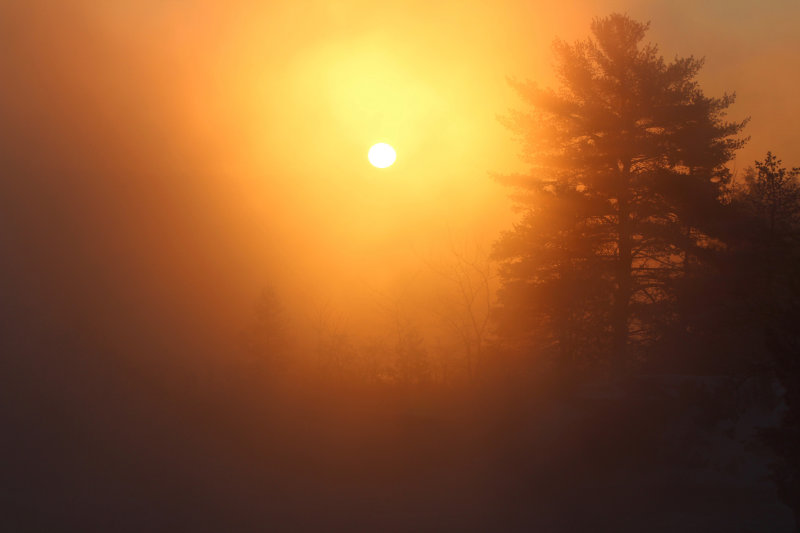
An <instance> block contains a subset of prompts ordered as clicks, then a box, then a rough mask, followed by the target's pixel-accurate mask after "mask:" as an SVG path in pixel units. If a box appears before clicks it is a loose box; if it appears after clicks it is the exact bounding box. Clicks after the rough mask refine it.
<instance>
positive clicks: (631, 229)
mask: <svg viewBox="0 0 800 533" xmlns="http://www.w3.org/2000/svg"><path fill="white" fill-rule="evenodd" d="M647 30H648V24H644V23H640V22H637V21H634V20H632V19H630V18H629V17H627V16H623V15H617V14H614V15H611V16H609V17H606V18H599V19H595V21H594V22H593V24H592V36H591V37H590V38H589V39H586V40H583V41H579V42H576V43H573V44H569V43H565V42H561V41H558V42H556V43H555V46H554V51H555V54H556V74H557V76H558V80H559V86H558V87H557V88H554V89H550V88H541V87H539V86H538V85H537V84H536V83H533V82H525V81H518V80H511V85H512V87H513V88H514V89H515V90H516V91H517V92H518V94H519V96H520V97H521V98H522V100H523V101H524V102H525V103H526V104H527V107H526V108H525V109H523V110H520V111H516V112H512V113H511V114H510V115H508V116H506V117H505V118H504V123H505V124H506V125H507V126H508V128H510V130H511V131H513V132H514V134H515V135H516V136H517V138H518V140H519V143H520V145H521V148H522V150H521V152H522V157H523V160H524V162H525V163H526V164H527V165H528V168H529V170H528V171H527V172H525V173H522V174H516V175H500V176H495V178H496V179H497V180H498V181H499V182H501V183H503V184H505V185H508V186H509V187H510V188H512V190H513V198H514V200H515V203H516V208H517V209H518V210H519V211H520V213H521V215H520V218H519V221H518V223H517V224H516V225H515V226H514V227H513V228H512V229H511V230H509V231H507V232H506V233H504V234H503V235H502V236H501V237H500V238H499V240H498V241H497V243H496V244H495V246H494V249H493V251H492V252H491V253H486V254H473V255H470V256H469V259H468V258H467V255H465V254H454V258H455V260H454V261H453V262H452V263H451V264H449V265H448V266H447V267H446V268H439V269H431V271H432V272H434V273H436V274H437V275H439V276H440V277H441V280H443V281H444V282H445V285H447V286H448V287H449V288H450V292H449V295H450V296H451V298H450V299H449V301H450V305H449V306H448V307H445V308H442V307H439V308H437V309H434V310H433V314H432V315H433V316H435V317H437V318H438V322H436V324H437V326H436V327H437V328H438V329H436V330H435V331H434V332H431V331H430V330H426V328H425V327H424V326H423V325H422V324H423V322H424V321H423V320H422V319H421V318H420V317H422V316H423V315H425V314H426V313H428V314H429V315H430V314H431V313H429V311H431V309H424V308H420V309H417V310H415V311H414V312H413V313H410V314H407V315H405V316H403V317H401V315H399V314H398V315H396V318H395V320H394V322H393V323H392V324H391V326H390V327H388V328H387V330H386V331H385V332H384V335H383V337H380V338H375V339H372V340H367V339H362V340H356V337H355V336H354V335H353V334H351V333H349V332H348V331H347V330H346V328H341V327H339V326H338V325H336V324H334V323H331V322H325V321H324V320H319V321H317V324H316V327H315V328H311V329H309V330H308V331H309V334H308V335H305V337H306V341H307V342H306V343H305V344H304V345H303V347H302V348H298V345H297V344H293V343H292V342H290V341H289V335H288V333H287V331H286V328H285V323H284V322H282V321H281V316H280V315H281V313H280V303H279V302H278V299H277V298H276V297H275V295H274V294H273V293H269V292H267V293H265V294H264V296H263V297H262V299H261V300H260V303H259V307H258V311H257V313H256V316H255V321H254V324H253V325H252V326H251V327H250V329H248V331H247V332H246V333H245V336H244V339H245V340H244V346H245V352H246V353H247V354H249V357H250V360H251V361H256V362H258V363H257V364H259V365H262V366H263V367H264V368H265V369H264V372H265V374H267V375H275V372H276V371H278V373H280V372H286V371H289V370H288V369H289V367H291V366H292V365H295V366H297V367H302V368H303V372H306V373H314V372H316V373H317V375H324V376H327V377H328V378H330V377H347V378H348V379H355V380H362V381H365V382H372V383H382V384H412V385H420V384H435V383H438V384H441V383H454V382H462V383H474V382H475V381H481V380H484V381H485V380H487V379H489V380H495V382H497V381H496V380H497V379H498V378H499V379H500V380H501V382H502V380H503V379H506V378H509V377H511V376H513V377H514V379H518V378H519V375H520V374H522V375H526V374H527V375H530V376H531V378H532V379H533V380H538V382H539V383H541V382H542V381H543V379H542V376H543V375H546V376H550V377H551V378H554V379H553V380H550V382H551V383H553V382H557V383H562V384H566V383H572V384H575V383H577V384H587V383H589V384H591V383H597V382H600V381H605V382H611V383H614V382H616V383H622V382H624V381H625V380H631V379H635V377H636V376H640V377H641V376H652V375H675V374H681V375H693V376H698V375H703V376H727V377H735V378H739V379H742V380H746V379H757V380H758V379H760V380H766V381H770V380H771V381H773V382H775V381H777V382H779V383H780V385H781V387H782V388H783V398H782V401H784V402H785V404H786V407H787V410H786V414H785V416H784V418H783V422H782V425H781V426H780V427H778V428H773V429H771V430H765V431H764V432H763V437H764V439H765V440H766V441H767V442H769V444H770V445H771V446H772V447H773V449H774V450H775V451H776V452H777V453H778V455H779V456H780V457H781V462H780V463H779V464H776V465H775V468H774V473H775V476H776V480H777V483H778V486H779V488H780V490H781V491H782V496H783V499H784V501H785V502H786V503H787V504H788V505H789V506H790V507H792V508H793V509H794V510H795V513H796V516H800V514H798V513H800V452H798V450H800V328H798V325H800V169H798V168H790V167H786V166H785V165H784V164H783V163H782V161H781V160H780V159H778V158H777V156H775V155H773V154H772V153H771V152H768V153H767V154H766V155H765V157H764V159H763V160H759V161H755V163H754V165H753V166H750V167H747V168H746V169H745V170H744V171H743V172H742V173H738V174H737V173H735V172H733V171H732V170H731V166H732V161H733V159H734V156H735V155H736V152H737V150H739V149H740V148H742V147H743V146H744V145H745V143H746V142H747V141H748V138H746V137H744V136H743V132H744V130H745V127H746V124H747V120H743V121H731V120H729V119H728V118H727V115H726V113H727V110H728V109H729V108H730V106H731V105H733V103H734V100H735V97H734V95H733V94H726V95H723V96H721V97H710V96H707V95H705V93H704V92H703V90H702V88H701V87H700V84H699V82H698V81H697V76H698V73H699V72H700V70H701V68H702V66H703V61H702V60H700V59H696V58H694V57H687V58H675V59H673V60H671V61H667V60H665V59H664V58H663V57H662V56H661V55H660V53H659V50H658V48H657V47H656V46H655V45H653V44H649V43H647V42H646V41H645V37H646V34H647ZM495 281H496V282H497V286H495V285H494V283H495ZM432 300H434V301H436V300H437V298H435V297H434V298H432ZM300 336H303V335H300ZM442 339H446V340H445V341H444V342H442ZM309 341H310V342H309ZM298 354H304V355H298ZM312 371H313V372H312ZM301 373H302V372H301ZM523 381H524V380H523ZM544 381H547V380H544ZM726 401H728V400H726ZM622 425H624V424H622Z"/></svg>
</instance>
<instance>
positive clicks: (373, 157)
mask: <svg viewBox="0 0 800 533" xmlns="http://www.w3.org/2000/svg"><path fill="white" fill-rule="evenodd" d="M367 158H368V159H369V162H370V163H372V165H373V166H376V167H378V168H386V167H390V166H392V163H394V161H395V159H397V152H395V151H394V148H392V147H391V145H389V144H386V143H377V144H374V145H372V148H370V149H369V153H368V154H367Z"/></svg>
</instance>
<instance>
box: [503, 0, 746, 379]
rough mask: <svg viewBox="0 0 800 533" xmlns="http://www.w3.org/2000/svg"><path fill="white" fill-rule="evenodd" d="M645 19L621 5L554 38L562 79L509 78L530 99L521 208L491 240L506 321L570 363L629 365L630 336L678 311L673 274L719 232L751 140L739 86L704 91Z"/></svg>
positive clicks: (649, 330)
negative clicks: (656, 41) (577, 31)
mask: <svg viewBox="0 0 800 533" xmlns="http://www.w3.org/2000/svg"><path fill="white" fill-rule="evenodd" d="M648 27H649V24H644V23H640V22H636V21H634V20H632V19H630V18H628V17H627V16H624V15H619V14H612V15H610V16H608V17H605V18H599V19H595V20H594V21H593V23H592V27H591V29H592V37H591V38H589V39H587V40H585V41H579V42H577V43H575V44H572V45H570V44H567V43H564V42H561V41H556V43H555V45H554V49H555V53H556V58H557V70H556V73H557V75H558V79H559V81H560V85H561V87H560V88H559V90H552V89H541V88H539V87H537V86H536V85H535V84H534V83H530V82H519V81H511V84H512V86H513V87H514V89H515V90H516V91H517V92H518V93H519V95H520V96H521V97H522V98H523V99H524V100H525V101H526V102H527V103H528V104H529V105H530V106H531V111H530V112H513V113H512V114H511V115H510V116H509V117H506V118H505V119H504V122H505V124H506V125H507V126H508V127H509V128H510V129H511V130H512V131H514V132H515V133H516V134H517V135H518V137H519V138H520V140H521V142H522V146H523V154H522V155H523V159H524V161H525V162H526V163H528V164H529V165H530V171H529V173H527V174H525V175H512V176H500V177H498V179H499V180H500V181H501V182H502V183H505V184H507V185H509V186H512V187H514V188H515V190H516V193H517V194H516V195H515V199H516V201H517V204H518V206H519V207H520V209H521V211H522V213H523V216H522V218H521V221H520V222H519V223H518V224H517V225H516V226H515V227H514V229H513V230H512V231H509V232H507V233H506V234H505V235H504V236H503V237H502V238H501V239H500V241H499V242H498V244H497V246H496V250H495V252H496V256H497V257H498V259H500V260H501V262H502V265H501V276H502V282H503V286H502V289H501V291H500V294H499V300H500V304H501V310H500V320H501V331H504V332H505V333H506V334H507V335H508V336H510V337H512V338H517V339H522V340H524V341H526V343H527V344H531V343H533V342H535V343H536V345H537V346H538V348H539V349H540V350H548V351H552V352H557V353H558V354H559V355H560V359H561V360H562V361H564V362H569V363H570V364H573V365H574V364H586V363H591V362H593V361H599V362H603V363H610V364H611V366H612V367H614V368H616V369H618V370H623V369H625V368H629V367H630V363H631V360H632V359H633V356H634V355H636V354H635V353H634V352H631V347H632V346H641V345H645V344H646V343H648V342H652V341H653V340H654V339H656V338H657V337H658V335H659V331H660V330H661V326H662V325H663V324H662V323H663V322H664V321H671V320H677V319H678V315H677V311H676V309H675V304H676V294H675V282H676V280H677V279H680V278H681V277H682V276H683V274H684V273H685V272H686V271H687V269H688V268H690V266H691V264H692V261H693V259H694V258H696V257H697V256H698V255H699V254H701V252H702V250H703V249H705V248H708V247H710V246H713V244H714V239H713V238H712V237H713V234H714V230H715V226H714V213H715V212H717V211H718V210H719V209H721V203H720V201H719V200H720V197H721V196H722V194H723V192H724V190H725V187H726V185H727V183H728V182H729V180H730V174H729V171H728V170H727V168H726V167H725V163H727V162H728V161H729V160H730V159H731V158H732V157H733V154H734V152H735V150H736V149H737V148H739V147H740V146H741V145H742V144H743V143H744V142H745V141H744V140H743V139H740V138H738V137H737V134H738V133H739V132H740V131H741V129H742V128H743V126H744V122H728V121H726V120H725V110H726V109H727V108H728V106H729V105H731V103H733V100H734V96H733V95H725V96H723V97H721V98H711V97H707V96H705V95H704V94H703V92H702V90H701V89H700V87H699V85H698V83H697V81H696V79H695V78H696V76H697V73H698V72H699V70H700V68H701V67H702V64H703V61H702V60H698V59H695V58H693V57H688V58H678V59H675V60H673V61H671V62H666V61H664V59H663V58H662V57H661V56H660V55H659V53H658V49H657V47H656V46H654V45H652V44H645V43H644V42H643V39H644V37H645V34H646V32H647V30H648Z"/></svg>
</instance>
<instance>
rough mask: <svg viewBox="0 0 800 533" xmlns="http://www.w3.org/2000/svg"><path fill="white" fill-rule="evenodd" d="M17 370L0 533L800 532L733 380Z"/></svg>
mask: <svg viewBox="0 0 800 533" xmlns="http://www.w3.org/2000/svg"><path fill="white" fill-rule="evenodd" d="M12 367H13V369H14V370H15V371H17V372H22V371H25V372H27V378H26V376H25V375H24V374H25V372H22V373H21V374H19V377H20V379H19V380H18V381H16V382H15V383H16V385H14V384H12V385H10V386H8V387H5V388H4V391H3V395H4V398H3V402H2V416H3V419H4V420H3V428H4V430H3V437H2V445H3V458H4V461H3V462H4V464H3V483H2V488H3V495H2V498H3V500H2V513H0V521H2V522H3V523H2V524H0V525H1V526H2V528H1V529H2V531H20V532H22V531H108V532H116V531H119V532H140V531H192V532H198V531H398V532H401V531H402V532H405V531H413V532H419V531H542V532H573V531H575V532H582V531H614V532H617V531H621V532H625V531H631V532H634V531H635V532H641V531H648V532H661V531H663V532H671V531H681V532H692V531H697V532H709V531H720V532H722V531H725V532H764V531H770V532H784V531H785V532H789V531H794V522H793V518H792V515H791V512H790V511H789V509H788V508H787V507H785V506H784V505H782V504H781V502H780V501H779V499H778V497H777V495H776V492H775V489H774V486H773V484H772V482H771V480H770V478H769V470H768V464H769V462H770V461H771V456H770V455H769V453H768V452H767V451H766V449H765V448H764V447H763V446H761V445H760V444H759V442H758V439H757V438H756V437H755V428H756V427H757V426H759V425H768V424H770V423H772V422H773V421H774V416H775V415H774V412H775V410H774V408H773V407H772V406H770V405H769V402H762V403H759V401H758V398H759V397H760V396H762V395H764V394H765V393H764V391H763V390H762V389H760V388H759V386H757V385H752V384H747V383H745V384H742V383H741V382H736V381H734V380H726V379H722V378H713V379H708V378H705V379H700V378H681V377H675V376H673V377H661V378H644V377H641V378H638V379H637V380H635V381H633V382H631V383H628V384H617V385H607V384H597V383H595V384H594V385H591V386H589V385H583V386H580V387H574V388H572V389H570V388H569V387H566V388H564V387H555V386H552V384H551V385H547V384H546V383H538V384H537V383H533V382H530V383H525V384H523V383H517V384H514V385H510V384H508V383H505V384H504V385H503V386H498V385H481V386H473V387H462V388H444V387H432V386H431V387H419V386H417V387H413V386H406V387H398V386H388V385H371V386H367V385H363V384H362V385H355V384H353V383H346V382H345V381H343V380H340V381H339V382H333V381H331V380H325V381H323V380H319V379H312V378H308V379H304V380H297V379H296V380H292V379H284V380H283V381H282V382H280V384H277V383H272V384H269V383H268V382H259V381H258V380H255V379H249V380H246V381H245V380H242V381H241V382H240V383H230V382H227V383H225V384H222V381H221V380H218V381H215V380H213V379H212V380H207V381H205V382H203V381H199V382H198V381H196V380H195V381H193V380H190V379H188V378H187V379H186V381H185V382H184V383H183V384H182V385H181V386H178V385H177V384H176V383H177V382H176V378H175V377H174V376H172V377H170V378H169V379H167V378H164V379H161V380H159V379H154V378H145V377H143V376H139V377H138V378H137V377H133V376H136V373H135V372H131V371H130V369H128V370H126V371H125V372H122V371H115V372H112V371H111V370H110V369H105V370H104V371H101V370H98V369H96V368H95V369H94V370H93V374H92V376H89V377H85V379H83V380H82V381H74V380H73V379H72V378H68V377H67V376H72V377H73V378H74V376H75V373H76V372H78V371H79V370H76V369H75V368H74V367H73V368H72V369H71V370H70V371H69V372H60V371H58V370H59V369H58V368H55V369H51V370H49V371H48V370H43V369H42V368H33V367H29V368H26V367H25V365H12ZM61 370H65V369H61ZM7 375H8V374H7ZM34 377H35V378H36V379H37V380H38V383H39V386H38V387H33V386H31V384H32V380H33V378H34ZM75 383H80V386H77V385H74V384H75ZM214 383H216V385H215V384H214ZM767 392H768V391H767ZM766 396H769V394H766ZM742 398H744V400H743V401H740V400H741V399H742ZM737 402H738V404H737Z"/></svg>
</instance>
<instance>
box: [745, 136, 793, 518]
mask: <svg viewBox="0 0 800 533" xmlns="http://www.w3.org/2000/svg"><path fill="white" fill-rule="evenodd" d="M734 205H736V206H737V207H740V208H741V210H742V211H743V213H744V222H745V223H744V224H743V225H742V227H743V228H744V231H740V232H739V235H738V237H739V240H738V242H736V250H735V251H736V253H737V256H736V257H737V259H738V260H737V262H736V267H737V270H738V271H739V276H740V277H739V279H738V280H735V281H738V282H739V283H735V284H731V285H732V287H731V291H734V290H736V291H737V292H738V293H744V298H743V300H744V302H745V303H746V305H747V310H748V315H747V317H748V319H749V328H750V330H751V331H753V332H754V334H755V335H754V336H757V338H760V339H761V340H762V342H763V345H762V346H761V347H760V348H761V351H762V352H763V351H765V352H766V355H767V357H766V358H765V359H766V361H764V364H763V365H760V369H762V370H766V373H767V374H768V375H771V376H774V377H776V378H777V379H778V380H779V381H780V383H781V385H782V387H783V400H784V402H785V405H786V410H785V412H784V414H783V419H782V421H781V423H780V425H779V427H777V428H771V429H767V430H764V431H763V432H762V436H763V437H764V438H765V440H766V441H767V442H768V443H769V444H770V445H771V447H772V448H773V449H774V450H775V451H776V452H777V454H778V456H779V461H778V462H777V463H776V464H775V465H774V468H773V472H774V475H775V481H776V484H777V486H778V489H779V493H780V495H781V498H782V499H783V500H784V502H785V503H786V504H787V505H788V506H789V507H790V508H791V509H792V510H793V512H794V515H795V520H796V521H797V523H798V524H800V332H798V328H797V325H798V324H800V280H798V276H797V274H798V272H800V168H792V169H787V168H785V167H783V166H782V162H781V161H780V160H779V159H777V157H775V156H774V155H773V154H772V153H771V152H767V155H766V157H765V158H764V160H763V161H756V162H755V167H753V168H749V169H747V171H746V173H745V183H744V187H743V188H741V189H740V190H739V191H737V194H736V195H735V196H734ZM741 286H743V287H745V288H744V289H742V288H740V287H741ZM738 335H741V333H739V334H738Z"/></svg>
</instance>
